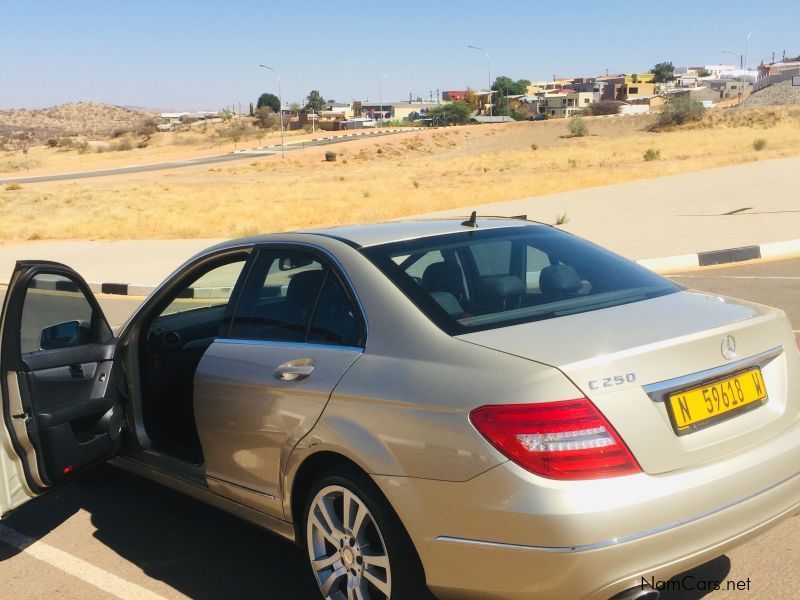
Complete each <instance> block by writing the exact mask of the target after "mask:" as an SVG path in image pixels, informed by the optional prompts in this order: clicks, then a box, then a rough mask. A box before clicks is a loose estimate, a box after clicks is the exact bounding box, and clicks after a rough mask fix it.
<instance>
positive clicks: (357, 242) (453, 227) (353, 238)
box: [225, 216, 547, 248]
mask: <svg viewBox="0 0 800 600" xmlns="http://www.w3.org/2000/svg"><path fill="white" fill-rule="evenodd" d="M468 218H469V217H466V216H465V217H458V218H454V219H418V220H404V221H389V222H385V223H372V224H367V225H342V226H338V227H326V228H319V229H304V230H298V231H287V232H285V234H279V233H278V234H264V235H255V236H250V237H247V238H240V239H237V240H231V242H228V243H226V244H225V245H228V244H233V243H234V242H235V243H251V244H252V243H255V244H258V243H261V242H271V241H276V240H280V239H281V238H282V237H283V235H292V236H296V235H298V234H301V235H303V234H306V235H321V236H325V237H329V238H334V239H338V240H342V241H344V242H346V243H348V244H349V245H351V246H355V247H359V248H363V247H367V246H376V245H379V244H388V243H391V242H400V241H403V240H412V239H416V238H421V237H429V236H433V235H442V234H447V233H458V232H465V231H472V228H471V227H469V226H465V225H463V223H464V220H465V219H468ZM476 225H477V228H478V229H501V228H511V227H547V225H543V224H541V223H535V222H532V221H525V220H522V219H516V218H501V217H479V218H478V219H477V220H476Z"/></svg>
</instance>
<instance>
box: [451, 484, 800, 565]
mask: <svg viewBox="0 0 800 600" xmlns="http://www.w3.org/2000/svg"><path fill="white" fill-rule="evenodd" d="M799 475H800V471H797V472H795V473H793V474H791V475H789V476H788V477H786V478H784V479H781V480H780V481H778V482H776V483H773V484H772V485H770V486H768V487H766V488H764V489H762V490H759V491H757V492H753V493H752V494H747V495H746V496H742V497H740V498H736V499H735V500H731V501H730V502H726V503H725V504H722V505H720V506H717V507H715V508H712V509H709V510H707V511H705V512H701V513H698V514H696V515H692V516H691V517H687V518H685V519H678V520H676V521H672V522H671V523H666V524H665V525H661V526H660V527H654V528H653V529H647V530H645V531H639V532H636V533H632V534H630V535H624V536H620V537H615V538H612V539H610V540H604V541H602V542H595V543H594V544H583V545H580V546H528V545H525V544H508V543H505V542H492V541H485V540H475V539H470V538H460V537H451V536H447V535H440V536H437V537H436V541H437V542H451V543H457V544H474V545H479V546H488V547H492V548H505V549H510V550H536V551H539V552H588V551H590V550H599V549H600V548H608V547H609V546H616V545H619V544H624V543H626V542H632V541H634V540H639V539H642V538H645V537H649V536H652V535H656V534H659V533H663V532H665V531H669V530H671V529H676V528H678V527H681V526H683V525H688V524H690V523H694V522H695V521H699V520H700V519H705V518H706V517H710V516H712V515H715V514H717V513H720V512H722V511H724V510H727V509H729V508H732V507H734V506H736V505H737V504H742V503H743V502H747V501H748V500H752V499H753V498H756V497H757V496H760V495H761V494H766V493H767V492H770V491H772V490H774V489H775V488H777V487H780V486H782V485H783V484H784V483H788V482H789V481H791V480H792V479H794V478H795V477H797V476H799ZM798 506H800V502H799V503H795V504H794V505H792V506H790V507H789V508H787V509H786V510H785V511H783V512H782V513H781V514H786V513H789V512H792V511H794V510H796V509H797V507H798ZM775 516H777V515H773V516H772V517H770V518H769V519H767V520H766V521H762V522H761V523H758V524H757V525H755V526H754V527H758V526H760V525H763V524H764V523H767V522H768V521H770V520H771V519H772V518H774V517H775Z"/></svg>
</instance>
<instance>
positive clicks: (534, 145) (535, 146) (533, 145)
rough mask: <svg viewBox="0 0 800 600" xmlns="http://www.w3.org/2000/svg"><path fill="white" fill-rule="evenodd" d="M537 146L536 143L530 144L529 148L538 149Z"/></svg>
mask: <svg viewBox="0 0 800 600" xmlns="http://www.w3.org/2000/svg"><path fill="white" fill-rule="evenodd" d="M538 149H539V146H538V145H537V144H531V150H538Z"/></svg>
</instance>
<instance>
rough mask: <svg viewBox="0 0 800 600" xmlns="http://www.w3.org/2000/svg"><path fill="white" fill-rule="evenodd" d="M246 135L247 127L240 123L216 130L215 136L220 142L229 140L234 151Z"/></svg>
mask: <svg viewBox="0 0 800 600" xmlns="http://www.w3.org/2000/svg"><path fill="white" fill-rule="evenodd" d="M246 133H247V125H245V124H244V123H242V122H241V121H239V122H238V123H236V124H235V125H232V126H230V127H227V128H225V129H217V135H218V136H219V137H220V139H222V140H225V139H229V140H230V141H232V142H233V148H234V150H235V149H236V145H237V144H238V143H239V141H240V140H241V139H242V138H243V137H244V136H245V134H246Z"/></svg>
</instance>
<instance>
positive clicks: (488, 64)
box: [467, 45, 494, 117]
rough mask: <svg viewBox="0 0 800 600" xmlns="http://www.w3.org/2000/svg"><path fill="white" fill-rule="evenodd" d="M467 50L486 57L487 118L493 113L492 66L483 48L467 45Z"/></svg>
mask: <svg viewBox="0 0 800 600" xmlns="http://www.w3.org/2000/svg"><path fill="white" fill-rule="evenodd" d="M467 48H472V49H473V50H480V51H481V52H483V53H484V54H485V55H486V70H487V71H488V73H489V116H490V117H491V116H492V115H493V114H494V112H493V110H492V109H493V103H492V65H491V62H490V61H489V53H488V52H487V51H486V50H484V49H483V48H479V47H478V46H470V45H467Z"/></svg>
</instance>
